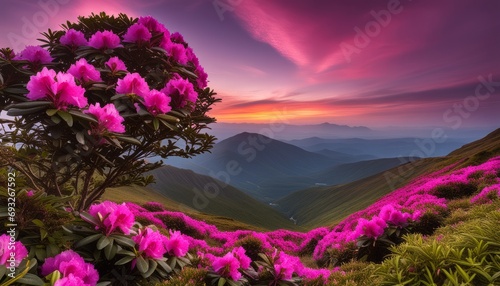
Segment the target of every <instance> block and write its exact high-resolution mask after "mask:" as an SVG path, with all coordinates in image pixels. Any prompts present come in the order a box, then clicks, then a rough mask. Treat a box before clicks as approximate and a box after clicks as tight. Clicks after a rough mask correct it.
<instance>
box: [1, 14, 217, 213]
mask: <svg viewBox="0 0 500 286" xmlns="http://www.w3.org/2000/svg"><path fill="white" fill-rule="evenodd" d="M139 22H140V23H139ZM143 24H144V25H143ZM138 26H141V27H144V29H146V28H145V26H147V27H148V28H149V31H147V29H146V31H145V33H146V32H147V33H149V34H151V37H150V38H149V39H147V40H145V39H142V38H137V39H135V40H134V39H133V38H132V39H131V38H130V37H126V36H127V34H130V33H131V32H133V27H138ZM62 27H63V28H64V30H56V31H52V30H49V31H48V32H46V33H43V36H44V38H45V39H43V40H42V41H43V42H44V44H43V45H41V47H33V46H28V47H27V48H26V49H25V50H24V51H22V52H21V53H19V54H17V55H14V54H13V51H11V50H10V49H8V48H5V49H1V50H0V55H1V56H0V75H1V76H0V107H1V109H2V110H6V111H7V114H8V115H11V116H13V117H14V118H13V119H2V121H1V123H2V129H3V130H2V132H1V133H0V134H1V135H0V136H1V138H0V139H1V141H2V142H3V144H9V145H10V146H13V147H14V146H15V147H16V149H15V150H11V152H12V154H10V155H11V156H2V158H3V159H5V160H7V161H8V163H9V165H10V166H12V167H14V168H15V169H16V170H17V171H19V172H22V173H23V174H25V175H26V176H27V178H28V181H27V183H28V184H29V186H30V187H31V188H33V189H35V190H39V191H45V192H47V193H48V194H53V195H58V196H69V195H71V196H73V202H72V204H73V207H74V208H75V209H77V210H83V209H85V208H87V207H88V206H90V204H91V203H92V202H93V201H95V200H97V199H98V198H99V197H100V196H101V195H102V194H103V192H104V190H105V189H106V188H108V187H113V186H122V185H130V184H140V185H144V184H147V183H150V182H151V178H150V177H143V176H142V174H143V173H144V172H147V171H150V170H152V169H155V168H157V167H159V166H160V165H161V162H158V163H150V162H148V161H146V160H144V159H146V158H150V157H154V156H157V157H162V158H166V157H168V156H182V157H190V156H193V155H196V154H200V153H202V152H205V151H207V150H208V149H209V148H210V147H211V146H212V144H213V142H214V139H215V138H214V137H213V136H211V135H208V134H207V133H204V130H205V129H206V128H208V126H207V125H208V124H209V123H211V122H214V121H215V119H214V118H211V117H209V116H207V112H208V111H209V110H210V109H211V105H212V104H214V103H215V102H217V101H218V99H216V98H215V97H214V95H215V93H214V92H213V91H212V90H210V89H209V88H206V74H205V73H204V72H203V68H202V67H201V66H200V65H199V62H198V59H197V58H196V56H195V55H194V53H193V52H192V50H191V48H190V47H189V46H188V44H187V43H186V42H184V40H183V39H182V36H180V35H178V34H175V35H174V34H173V35H172V37H171V35H170V33H169V31H168V30H166V28H164V27H163V25H161V24H160V23H157V22H156V20H154V19H152V18H147V17H146V18H141V19H139V20H138V19H133V18H129V17H127V16H126V15H124V14H120V15H119V16H118V17H114V16H108V15H106V14H104V13H101V14H99V15H94V14H93V15H92V16H90V17H79V20H78V22H76V23H71V22H67V23H66V24H64V25H63V26H62ZM103 30H105V32H101V31H103ZM71 35H73V37H77V38H78V37H80V38H78V39H79V40H80V41H77V40H75V38H71V37H70V36H71ZM75 35H77V36H75ZM99 41H100V42H99ZM113 41H115V42H113ZM173 50H175V51H178V52H176V53H174V52H173ZM117 63H118V64H117ZM123 65H124V66H123ZM122 66H123V67H122ZM56 73H57V76H56ZM49 83H50V84H49ZM45 89H46V90H45ZM105 118H106V119H105ZM121 122H123V123H121ZM2 154H3V152H2Z"/></svg>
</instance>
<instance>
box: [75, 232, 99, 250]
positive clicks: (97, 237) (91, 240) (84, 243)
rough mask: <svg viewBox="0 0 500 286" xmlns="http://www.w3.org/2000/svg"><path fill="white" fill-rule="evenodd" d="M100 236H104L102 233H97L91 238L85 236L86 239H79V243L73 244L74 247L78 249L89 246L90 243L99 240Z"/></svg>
mask: <svg viewBox="0 0 500 286" xmlns="http://www.w3.org/2000/svg"><path fill="white" fill-rule="evenodd" d="M102 236H104V235H103V234H102V233H97V234H94V235H91V236H87V237H85V238H83V239H81V240H80V241H78V242H77V243H75V245H74V247H75V248H78V247H81V246H84V245H87V244H90V243H92V242H94V241H96V240H98V239H100V238H101V237H102Z"/></svg>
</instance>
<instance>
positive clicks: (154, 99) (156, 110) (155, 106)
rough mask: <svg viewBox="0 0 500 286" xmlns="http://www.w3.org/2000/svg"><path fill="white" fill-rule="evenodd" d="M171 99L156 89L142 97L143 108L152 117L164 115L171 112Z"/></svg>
mask: <svg viewBox="0 0 500 286" xmlns="http://www.w3.org/2000/svg"><path fill="white" fill-rule="evenodd" d="M170 101H171V98H170V97H168V96H166V95H165V94H164V93H163V92H160V91H158V90H156V89H153V90H151V91H150V92H149V93H147V94H146V96H144V106H146V108H147V109H148V111H149V113H151V114H152V115H153V116H156V115H158V114H165V113H167V112H169V111H170V110H172V108H171V107H170V105H169V104H170Z"/></svg>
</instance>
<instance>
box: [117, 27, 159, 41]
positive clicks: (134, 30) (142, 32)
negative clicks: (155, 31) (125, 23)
mask: <svg viewBox="0 0 500 286" xmlns="http://www.w3.org/2000/svg"><path fill="white" fill-rule="evenodd" d="M151 37H152V35H151V33H150V32H149V30H148V28H146V26H144V25H142V24H140V23H135V24H133V25H132V26H130V27H129V28H128V30H127V32H126V33H125V35H123V41H125V42H129V43H137V42H147V41H149V40H150V39H151Z"/></svg>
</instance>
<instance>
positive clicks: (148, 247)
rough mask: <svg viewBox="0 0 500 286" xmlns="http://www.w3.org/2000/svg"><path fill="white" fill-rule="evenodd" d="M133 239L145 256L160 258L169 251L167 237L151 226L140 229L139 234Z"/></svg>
mask: <svg viewBox="0 0 500 286" xmlns="http://www.w3.org/2000/svg"><path fill="white" fill-rule="evenodd" d="M132 240H134V242H135V243H136V244H137V245H138V246H139V249H138V250H139V251H140V252H141V253H142V255H143V257H145V258H153V259H160V258H162V257H163V255H164V254H165V253H166V252H167V250H166V249H165V242H166V237H165V236H164V235H162V234H161V233H160V232H159V231H154V230H152V229H151V228H146V229H144V230H140V231H139V234H137V235H136V236H134V237H132Z"/></svg>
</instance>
